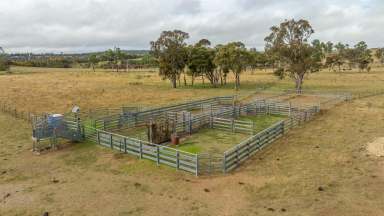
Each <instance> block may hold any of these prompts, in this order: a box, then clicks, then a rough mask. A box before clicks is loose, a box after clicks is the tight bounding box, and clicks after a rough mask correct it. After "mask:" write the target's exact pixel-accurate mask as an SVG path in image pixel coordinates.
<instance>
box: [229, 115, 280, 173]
mask: <svg viewBox="0 0 384 216" xmlns="http://www.w3.org/2000/svg"><path fill="white" fill-rule="evenodd" d="M283 133H284V121H280V122H278V123H276V124H274V125H272V126H271V127H269V128H267V129H265V130H263V131H261V132H259V133H257V134H256V135H254V136H251V137H249V138H248V139H246V140H244V141H242V142H241V143H239V144H237V145H236V146H234V147H232V148H231V149H228V150H227V151H225V152H224V160H223V172H224V173H226V172H229V171H231V170H233V169H235V168H237V167H238V166H239V165H240V163H241V162H243V161H244V160H246V159H248V158H249V157H250V156H251V155H253V154H255V153H256V152H258V151H259V150H261V149H262V148H264V147H265V146H266V145H268V144H269V143H271V142H273V141H274V140H276V139H277V138H279V137H280V136H282V135H283Z"/></svg>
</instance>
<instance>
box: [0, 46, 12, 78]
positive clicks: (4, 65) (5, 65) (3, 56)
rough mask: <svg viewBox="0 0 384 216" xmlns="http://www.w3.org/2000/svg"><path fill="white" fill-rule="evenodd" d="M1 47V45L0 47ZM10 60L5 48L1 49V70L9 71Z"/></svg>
mask: <svg viewBox="0 0 384 216" xmlns="http://www.w3.org/2000/svg"><path fill="white" fill-rule="evenodd" d="M0 48H1V47H0ZM9 66H10V61H9V60H8V59H7V56H6V54H5V52H4V50H3V49H2V48H1V49H0V71H8V72H9Z"/></svg>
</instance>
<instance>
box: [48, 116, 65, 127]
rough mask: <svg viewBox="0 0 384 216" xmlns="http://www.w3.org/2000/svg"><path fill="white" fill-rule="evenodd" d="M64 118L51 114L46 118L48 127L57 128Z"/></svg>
mask: <svg viewBox="0 0 384 216" xmlns="http://www.w3.org/2000/svg"><path fill="white" fill-rule="evenodd" d="M63 118H64V116H63V115H61V114H53V115H49V116H48V127H50V128H58V127H60V126H61V125H62V123H63Z"/></svg>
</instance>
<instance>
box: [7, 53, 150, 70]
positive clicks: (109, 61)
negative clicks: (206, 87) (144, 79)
mask: <svg viewBox="0 0 384 216" xmlns="http://www.w3.org/2000/svg"><path fill="white" fill-rule="evenodd" d="M117 50H119V51H117ZM4 56H5V55H4ZM6 59H7V61H8V62H9V64H10V65H14V66H24V67H48V68H73V67H77V68H78V67H80V68H90V67H91V68H102V69H117V68H120V69H128V68H146V67H156V66H157V64H156V61H155V60H154V58H153V57H151V56H150V55H149V54H148V51H144V50H143V51H141V50H138V51H133V52H132V53H131V51H129V52H126V51H121V50H120V49H118V48H115V49H114V50H107V51H105V52H98V53H88V54H36V55H35V54H9V55H6Z"/></svg>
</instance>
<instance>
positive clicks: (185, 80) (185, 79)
mask: <svg viewBox="0 0 384 216" xmlns="http://www.w3.org/2000/svg"><path fill="white" fill-rule="evenodd" d="M183 76H184V86H187V78H186V77H185V72H184V74H183Z"/></svg>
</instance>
